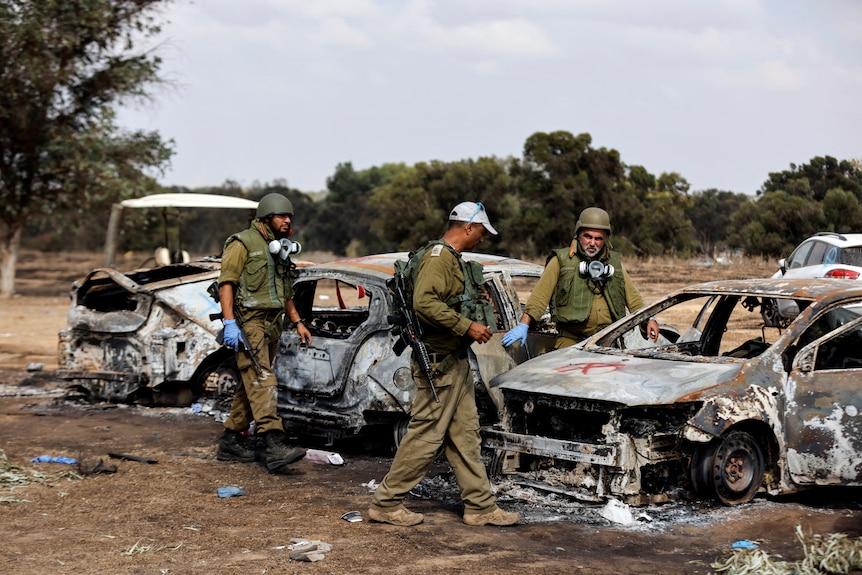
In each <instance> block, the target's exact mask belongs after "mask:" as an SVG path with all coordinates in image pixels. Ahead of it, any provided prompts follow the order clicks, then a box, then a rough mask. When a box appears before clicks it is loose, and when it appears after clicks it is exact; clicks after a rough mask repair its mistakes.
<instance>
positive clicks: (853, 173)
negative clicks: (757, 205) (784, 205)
mask: <svg viewBox="0 0 862 575" xmlns="http://www.w3.org/2000/svg"><path fill="white" fill-rule="evenodd" d="M834 188H840V189H842V190H844V191H846V192H851V193H853V195H855V196H856V197H857V198H859V199H860V200H862V170H860V166H859V162H857V161H853V160H840V161H839V160H836V159H835V158H833V157H832V156H822V157H821V156H816V157H814V158H812V159H811V160H810V161H809V163H807V164H802V165H801V166H797V165H796V164H790V169H789V170H784V171H783V172H771V173H770V174H769V178H768V179H767V180H766V181H765V182H764V183H763V185H762V186H761V187H760V190H758V192H757V195H761V194H768V193H769V192H776V191H779V190H781V191H784V192H787V193H788V194H790V195H795V196H803V197H808V198H811V199H814V200H816V201H818V202H821V201H823V198H825V197H826V192H828V191H829V190H832V189H834Z"/></svg>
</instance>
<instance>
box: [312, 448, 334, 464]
mask: <svg viewBox="0 0 862 575" xmlns="http://www.w3.org/2000/svg"><path fill="white" fill-rule="evenodd" d="M305 460H306V461H310V462H311V463H324V464H329V465H344V459H342V458H341V456H340V455H339V454H337V453H334V452H332V451H322V450H320V449H308V450H306V452H305Z"/></svg>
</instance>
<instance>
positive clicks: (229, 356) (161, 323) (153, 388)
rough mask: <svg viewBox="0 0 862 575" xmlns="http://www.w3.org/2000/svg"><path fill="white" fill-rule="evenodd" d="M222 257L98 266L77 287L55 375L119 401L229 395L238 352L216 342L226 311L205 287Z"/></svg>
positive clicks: (174, 401) (182, 401)
mask: <svg viewBox="0 0 862 575" xmlns="http://www.w3.org/2000/svg"><path fill="white" fill-rule="evenodd" d="M220 267H221V266H220V262H219V261H218V259H212V260H210V261H206V260H202V261H197V262H193V263H188V264H171V265H167V266H161V267H155V268H149V269H140V270H135V271H132V272H126V273H123V272H120V271H118V270H116V269H114V268H99V269H96V270H93V271H92V272H90V273H89V274H87V276H86V277H85V278H84V279H83V280H81V281H79V282H76V283H75V284H74V285H73V286H72V291H71V298H72V303H71V307H70V309H69V314H68V323H69V327H68V328H67V329H65V330H63V331H61V332H60V344H59V365H60V369H58V370H57V375H58V376H59V377H60V378H62V379H65V380H68V381H69V382H70V384H71V385H72V386H74V387H76V388H78V389H80V390H81V391H83V392H85V393H86V394H87V395H89V396H91V397H94V398H98V399H103V400H107V401H114V402H120V403H124V402H142V403H148V404H156V405H189V404H190V403H191V402H192V401H194V400H196V399H198V398H200V397H203V396H206V395H210V396H212V397H219V396H227V397H229V396H231V395H232V394H233V391H234V390H235V389H236V385H237V382H238V381H239V379H238V376H237V371H236V361H235V359H234V353H233V351H231V350H229V349H228V348H226V347H223V346H222V345H221V344H220V343H218V342H217V341H216V335H217V333H218V331H219V330H220V329H221V322H220V321H213V320H212V319H210V314H217V313H220V312H221V308H220V307H219V304H218V303H217V302H216V301H215V300H214V299H213V298H212V297H210V295H209V294H208V293H207V289H208V288H209V286H210V285H212V284H213V282H215V281H216V280H217V279H218V275H219V269H220Z"/></svg>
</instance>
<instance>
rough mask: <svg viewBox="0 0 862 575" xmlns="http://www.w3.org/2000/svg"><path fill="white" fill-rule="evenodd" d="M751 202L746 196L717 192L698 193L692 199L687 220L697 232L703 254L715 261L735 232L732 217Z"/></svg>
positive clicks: (689, 203) (705, 191) (712, 190)
mask: <svg viewBox="0 0 862 575" xmlns="http://www.w3.org/2000/svg"><path fill="white" fill-rule="evenodd" d="M750 199H751V198H750V197H749V196H747V195H745V194H739V193H735V192H728V191H722V190H716V189H715V188H712V189H709V190H704V191H701V192H694V193H692V194H691V195H690V196H689V202H688V207H687V208H686V216H687V217H688V219H689V220H690V221H691V223H692V226H693V227H694V230H695V237H696V238H697V243H698V247H699V250H700V253H701V254H703V255H705V256H709V257H713V256H714V255H715V252H716V251H717V250H718V249H720V248H721V247H722V244H724V240H725V239H726V238H727V235H728V234H729V233H730V230H731V227H730V226H731V222H730V219H731V216H732V215H733V214H734V213H736V212H737V211H738V210H739V209H740V207H742V206H744V205H745V204H746V203H747V202H748V201H749V200H750Z"/></svg>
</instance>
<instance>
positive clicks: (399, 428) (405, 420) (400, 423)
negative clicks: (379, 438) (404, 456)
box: [392, 415, 410, 451]
mask: <svg viewBox="0 0 862 575" xmlns="http://www.w3.org/2000/svg"><path fill="white" fill-rule="evenodd" d="M409 424H410V418H409V417H407V416H406V415H405V416H401V417H399V418H398V419H396V420H395V423H394V425H393V426H392V440H393V442H394V443H395V449H396V451H397V450H398V446H399V445H401V440H402V439H404V436H405V435H407V426H408V425H409Z"/></svg>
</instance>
